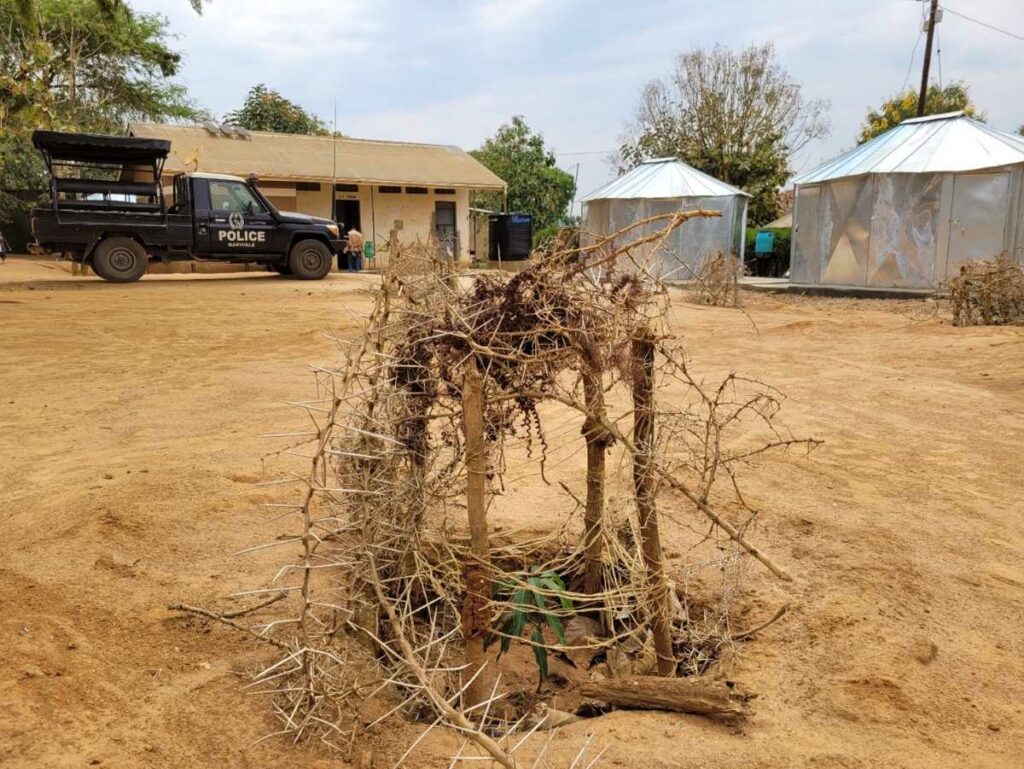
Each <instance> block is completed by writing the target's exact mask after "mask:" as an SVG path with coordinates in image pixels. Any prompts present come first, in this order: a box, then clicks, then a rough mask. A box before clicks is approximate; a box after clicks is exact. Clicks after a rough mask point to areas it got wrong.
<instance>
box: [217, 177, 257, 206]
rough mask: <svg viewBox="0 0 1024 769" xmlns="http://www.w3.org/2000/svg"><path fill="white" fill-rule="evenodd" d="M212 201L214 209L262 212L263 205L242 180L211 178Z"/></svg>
mask: <svg viewBox="0 0 1024 769" xmlns="http://www.w3.org/2000/svg"><path fill="white" fill-rule="evenodd" d="M210 203H211V204H212V207H213V210H214V211H228V212H231V213H234V212H237V213H241V214H254V213H262V212H263V205H262V204H261V203H260V202H259V200H257V199H256V198H255V197H254V196H253V194H252V192H250V190H249V188H248V187H246V186H245V185H244V184H242V183H241V182H229V181H220V180H215V179H211V180H210Z"/></svg>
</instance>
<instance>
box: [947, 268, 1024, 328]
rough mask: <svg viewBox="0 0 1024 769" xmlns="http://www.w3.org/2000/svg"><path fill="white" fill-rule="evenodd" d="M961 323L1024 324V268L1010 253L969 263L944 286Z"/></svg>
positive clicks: (958, 323) (963, 324) (970, 324)
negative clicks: (988, 259) (989, 259)
mask: <svg viewBox="0 0 1024 769" xmlns="http://www.w3.org/2000/svg"><path fill="white" fill-rule="evenodd" d="M943 288H944V289H945V291H946V292H947V294H948V296H949V304H950V306H951V308H952V310H953V324H954V325H957V326H1019V325H1022V324H1024V268H1022V267H1021V265H1020V264H1018V263H1017V262H1015V261H1014V260H1012V259H1011V258H1010V257H1009V255H1008V254H1005V253H1003V254H1000V255H999V256H997V257H996V258H995V259H993V260H991V261H972V262H966V263H965V264H963V265H961V267H960V274H959V275H957V276H956V277H954V278H950V279H949V280H947V281H946V282H945V284H944V286H943Z"/></svg>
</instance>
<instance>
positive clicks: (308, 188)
mask: <svg viewBox="0 0 1024 769" xmlns="http://www.w3.org/2000/svg"><path fill="white" fill-rule="evenodd" d="M295 189H297V190H298V191H299V192H320V182H295Z"/></svg>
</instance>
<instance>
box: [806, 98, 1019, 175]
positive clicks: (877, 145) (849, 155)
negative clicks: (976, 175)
mask: <svg viewBox="0 0 1024 769" xmlns="http://www.w3.org/2000/svg"><path fill="white" fill-rule="evenodd" d="M1015 163H1024V137H1021V136H1016V135H1014V134H1009V133H1006V132H1005V131H999V130H997V129H995V128H992V127H991V126H987V125H985V124H984V123H980V122H978V121H977V120H973V119H971V118H969V117H967V116H966V115H965V114H964V113H963V112H947V113H945V114H942V115H930V116H928V117H919V118H913V119H911V120H904V121H903V122H902V123H900V124H899V125H898V126H896V127H895V128H890V129H889V130H888V131H886V132H885V133H884V134H880V135H878V136H876V137H875V138H874V139H872V140H871V141H868V142H865V143H864V144H861V145H860V146H859V147H854V148H853V149H852V150H850V151H849V152H845V153H843V154H842V155H840V156H839V157H837V158H835V159H834V160H830V161H829V162H827V163H824V164H823V165H820V166H818V167H817V168H815V169H814V170H813V171H808V172H807V173H804V174H800V175H799V176H797V177H796V178H794V179H793V183H794V184H814V183H815V182H826V181H829V180H831V179H841V178H843V177H847V176H860V175H862V174H930V173H947V172H958V171H977V170H979V169H982V168H995V167H997V166H1008V165H1013V164H1015Z"/></svg>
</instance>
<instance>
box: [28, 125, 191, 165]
mask: <svg viewBox="0 0 1024 769" xmlns="http://www.w3.org/2000/svg"><path fill="white" fill-rule="evenodd" d="M32 144H33V145H35V148H36V149H38V150H39V151H40V152H42V153H43V154H44V156H49V157H50V158H51V159H53V160H71V161H78V162H83V163H103V164H108V163H109V164H112V165H132V164H143V163H147V164H148V163H153V162H155V161H158V160H164V159H166V158H167V155H168V154H169V153H170V151H171V143H170V142H169V141H167V140H166V139H141V138H138V137H136V136H103V135H101V134H86V133H67V132H64V131H34V132H33V133H32Z"/></svg>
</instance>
